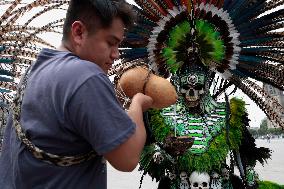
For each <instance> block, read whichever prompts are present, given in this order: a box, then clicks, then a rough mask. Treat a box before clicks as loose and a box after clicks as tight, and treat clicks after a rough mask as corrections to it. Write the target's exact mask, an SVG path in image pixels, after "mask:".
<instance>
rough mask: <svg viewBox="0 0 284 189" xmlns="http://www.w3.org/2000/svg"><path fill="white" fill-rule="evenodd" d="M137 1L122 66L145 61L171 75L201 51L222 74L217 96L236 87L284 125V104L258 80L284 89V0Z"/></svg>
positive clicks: (210, 66) (212, 68)
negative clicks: (135, 13)
mask: <svg viewBox="0 0 284 189" xmlns="http://www.w3.org/2000/svg"><path fill="white" fill-rule="evenodd" d="M135 2H136V3H137V5H138V6H139V8H137V12H138V21H137V24H136V26H135V27H134V28H133V29H132V30H130V31H128V33H127V35H126V38H125V40H124V42H123V44H122V47H123V49H122V50H121V57H122V64H126V63H128V62H131V61H135V60H137V59H143V60H144V61H145V62H148V63H149V65H150V67H151V68H152V70H154V71H155V73H156V74H159V75H161V76H163V77H165V78H168V77H170V75H172V74H174V73H175V72H176V71H177V70H179V68H180V67H181V66H182V65H183V64H190V62H191V61H190V59H188V58H190V56H191V54H190V53H192V52H193V51H196V53H197V54H198V57H199V59H200V61H199V62H200V63H202V64H203V66H205V67H206V68H207V69H208V70H210V71H211V72H212V73H218V74H219V75H221V76H222V82H221V85H220V86H218V88H219V90H216V93H215V94H213V96H214V97H217V96H218V95H220V94H221V93H222V92H224V91H225V90H226V89H227V88H228V87H229V86H231V85H234V86H235V87H237V88H239V89H241V90H242V91H243V92H244V93H245V94H247V95H248V96H249V97H250V98H251V99H252V100H253V101H254V102H255V103H256V104H257V105H258V106H259V107H260V108H261V109H262V110H263V111H264V112H265V113H266V115H267V116H268V118H269V119H270V120H271V121H272V122H273V123H274V124H275V125H279V126H281V127H282V128H284V120H283V119H281V116H282V115H283V113H284V109H283V107H282V106H281V105H280V104H279V103H278V102H277V100H275V99H274V98H273V97H271V96H270V95H269V94H268V93H267V92H265V91H264V90H263V88H262V87H261V86H259V85H258V84H257V81H259V82H264V83H267V84H270V85H272V86H274V87H276V88H278V89H280V90H284V58H283V57H284V46H283V45H284V43H283V41H284V33H283V29H284V23H283V20H284V9H283V5H284V1H282V0H272V1H269V2H268V1H265V0H261V1H255V0H248V1H243V0H237V1H232V0H223V1H214V0H213V1H212V0H193V1H190V0H184V1H181V0H178V1H177V0H167V1H160V0H149V1H143V0H136V1H135Z"/></svg>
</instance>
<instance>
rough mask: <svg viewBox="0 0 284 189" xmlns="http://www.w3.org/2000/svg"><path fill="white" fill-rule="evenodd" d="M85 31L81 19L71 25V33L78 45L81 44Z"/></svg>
mask: <svg viewBox="0 0 284 189" xmlns="http://www.w3.org/2000/svg"><path fill="white" fill-rule="evenodd" d="M86 32H87V30H86V26H85V25H84V24H83V22H81V21H75V22H73V24H72V26H71V35H72V38H73V41H74V43H75V44H76V45H79V46H80V45H81V44H82V41H83V40H84V36H85V35H86Z"/></svg>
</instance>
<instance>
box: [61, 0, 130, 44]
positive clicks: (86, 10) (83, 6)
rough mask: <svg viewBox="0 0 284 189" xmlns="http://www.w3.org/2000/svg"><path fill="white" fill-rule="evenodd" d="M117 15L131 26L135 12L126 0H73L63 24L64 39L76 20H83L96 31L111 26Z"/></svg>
mask: <svg viewBox="0 0 284 189" xmlns="http://www.w3.org/2000/svg"><path fill="white" fill-rule="evenodd" d="M117 17H118V18H120V19H121V20H122V21H123V23H124V25H125V26H126V28H129V27H131V26H132V25H133V23H134V19H135V13H134V11H133V10H132V7H131V5H129V4H128V3H126V2H125V1H124V0H71V1H70V3H69V7H68V10H67V14H66V20H65V22H64V26H63V40H66V39H68V34H69V32H70V29H71V25H72V24H73V22H74V21H81V22H83V23H84V24H85V26H86V27H87V30H88V31H89V32H91V33H94V32H95V31H96V30H98V29H101V28H107V27H109V26H110V25H111V23H112V21H113V19H114V18H117Z"/></svg>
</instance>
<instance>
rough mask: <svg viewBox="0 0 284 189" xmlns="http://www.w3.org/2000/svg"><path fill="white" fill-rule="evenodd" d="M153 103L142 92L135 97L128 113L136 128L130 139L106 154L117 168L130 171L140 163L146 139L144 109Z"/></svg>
mask: <svg viewBox="0 0 284 189" xmlns="http://www.w3.org/2000/svg"><path fill="white" fill-rule="evenodd" d="M152 103H153V100H152V99H151V97H148V96H146V95H143V94H142V93H138V94H136V95H135V96H134V97H133V99H132V103H131V105H130V107H129V111H128V115H129V117H130V118H131V119H132V121H133V122H134V123H135V124H136V130H135V132H134V134H133V135H132V136H131V137H130V138H129V139H128V140H126V141H125V142H124V143H122V144H121V145H120V146H118V147H117V148H115V149H114V150H112V151H110V152H108V153H106V154H105V155H104V157H105V158H106V159H107V160H108V162H109V163H110V164H111V165H112V166H113V167H114V168H116V169H117V170H119V171H125V172H130V171H133V170H134V169H135V167H136V166H137V164H138V163H139V159H140V155H141V152H142V150H143V148H144V145H145V141H146V131H145V127H144V122H143V111H146V110H147V109H149V108H150V107H151V105H152Z"/></svg>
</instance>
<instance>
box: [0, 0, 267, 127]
mask: <svg viewBox="0 0 284 189" xmlns="http://www.w3.org/2000/svg"><path fill="white" fill-rule="evenodd" d="M126 1H128V2H129V3H131V4H133V3H134V1H133V0H126ZM23 2H31V0H23ZM2 8H3V7H2ZM2 12H3V9H2V10H0V14H1V13H2ZM30 15H32V14H30ZM51 15H52V16H51ZM64 15H65V12H64V11H54V12H53V13H51V14H49V15H47V14H46V15H43V16H42V17H40V21H37V22H38V23H31V24H32V25H44V23H47V22H48V21H50V19H51V18H53V19H55V18H60V17H63V16H64ZM28 16H29V15H27V17H28ZM21 19H22V21H24V20H27V18H26V17H24V16H23V17H22V18H21ZM20 21H21V20H20ZM42 37H43V38H44V39H46V40H47V41H49V42H50V43H51V44H53V45H54V46H55V47H56V46H59V44H60V40H61V35H60V34H43V35H42ZM260 85H261V86H262V84H260ZM233 96H235V97H238V98H242V99H243V100H244V101H245V102H246V108H247V111H248V114H249V118H250V120H251V122H250V125H251V127H259V125H260V123H261V121H262V120H263V119H264V118H265V117H266V115H265V114H264V113H263V112H262V110H261V109H260V108H259V107H258V106H257V105H256V104H255V103H254V102H253V101H252V100H251V99H250V98H249V97H248V96H247V95H245V94H244V93H243V92H241V91H240V90H237V92H236V93H235V94H234V95H233ZM233 96H231V97H233ZM221 100H222V101H224V99H221Z"/></svg>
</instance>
